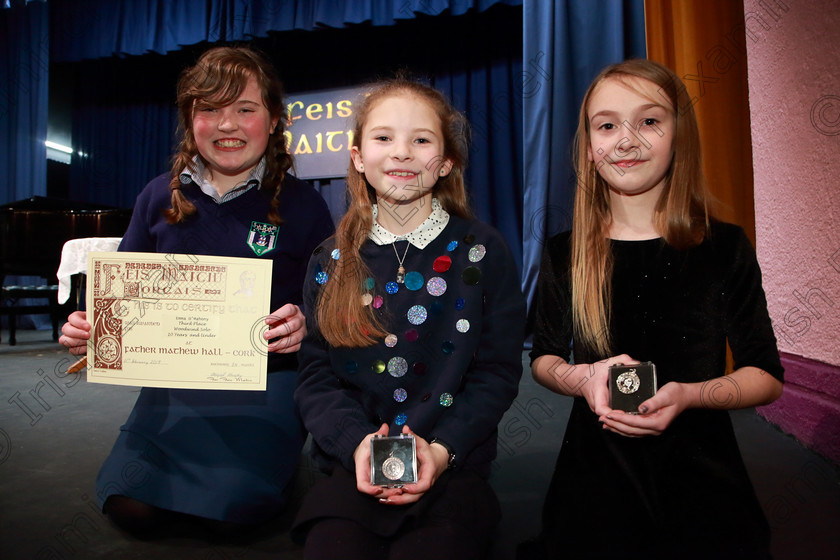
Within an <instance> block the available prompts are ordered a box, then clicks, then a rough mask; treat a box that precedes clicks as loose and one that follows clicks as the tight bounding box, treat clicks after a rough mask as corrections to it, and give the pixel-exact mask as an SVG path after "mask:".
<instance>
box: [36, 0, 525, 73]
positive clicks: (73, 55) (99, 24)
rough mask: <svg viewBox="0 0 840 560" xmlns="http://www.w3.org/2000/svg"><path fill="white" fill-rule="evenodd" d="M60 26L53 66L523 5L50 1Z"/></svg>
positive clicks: (467, 0)
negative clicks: (284, 33) (291, 32)
mask: <svg viewBox="0 0 840 560" xmlns="http://www.w3.org/2000/svg"><path fill="white" fill-rule="evenodd" d="M52 3H53V5H54V6H53V16H54V18H55V20H56V21H60V22H62V25H61V29H60V30H58V31H57V32H56V33H54V34H53V44H52V59H53V60H54V61H56V62H66V61H74V60H83V59H91V58H103V57H109V56H113V55H122V54H131V55H137V54H145V53H147V52H156V53H159V54H164V53H166V52H169V51H174V50H177V49H179V48H181V47H182V46H184V45H193V44H196V43H199V42H202V41H206V42H209V43H214V42H217V41H245V40H249V39H251V38H254V37H265V36H266V35H267V34H268V33H269V32H270V31H288V30H293V29H299V30H305V31H308V30H312V29H318V28H327V27H332V28H341V27H345V26H348V25H353V24H361V23H370V24H372V25H376V26H380V25H393V24H394V23H396V22H397V21H399V20H407V19H412V18H415V17H417V16H418V15H440V14H443V13H448V14H449V15H456V16H457V15H462V14H465V13H467V12H468V11H470V10H477V11H484V10H486V9H488V8H489V7H491V6H493V5H496V4H508V5H521V4H522V0H369V1H347V0H282V1H280V0H211V1H207V2H196V1H195V0H120V1H119V2H115V1H113V0H52Z"/></svg>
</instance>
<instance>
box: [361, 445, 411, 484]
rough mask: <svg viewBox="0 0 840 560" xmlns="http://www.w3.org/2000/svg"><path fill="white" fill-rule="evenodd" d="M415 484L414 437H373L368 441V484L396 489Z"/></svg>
mask: <svg viewBox="0 0 840 560" xmlns="http://www.w3.org/2000/svg"><path fill="white" fill-rule="evenodd" d="M413 482H417V448H416V447H415V442H414V436H411V435H408V434H400V435H398V436H393V437H382V436H375V437H374V438H372V439H371V440H370V483H371V484H373V485H374V486H385V487H397V486H402V485H404V484H411V483H413Z"/></svg>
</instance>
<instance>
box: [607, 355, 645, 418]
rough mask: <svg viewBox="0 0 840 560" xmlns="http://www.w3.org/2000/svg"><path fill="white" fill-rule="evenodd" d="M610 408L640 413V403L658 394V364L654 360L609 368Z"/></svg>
mask: <svg viewBox="0 0 840 560" xmlns="http://www.w3.org/2000/svg"><path fill="white" fill-rule="evenodd" d="M609 389H610V408H612V409H614V410H623V411H624V412H629V413H630V414H638V413H639V405H640V404H642V403H643V402H645V401H646V400H648V399H649V398H651V397H652V396H653V395H655V394H656V366H655V365H654V363H653V362H642V363H640V364H636V365H632V366H625V365H622V364H617V365H614V366H610V369H609Z"/></svg>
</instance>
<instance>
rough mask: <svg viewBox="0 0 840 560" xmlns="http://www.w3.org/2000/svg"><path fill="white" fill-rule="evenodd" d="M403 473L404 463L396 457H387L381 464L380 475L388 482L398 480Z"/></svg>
mask: <svg viewBox="0 0 840 560" xmlns="http://www.w3.org/2000/svg"><path fill="white" fill-rule="evenodd" d="M404 473H405V463H403V462H402V460H400V459H397V458H396V457H388V458H387V459H385V461H384V462H383V463H382V474H384V475H385V478H387V479H388V480H399V479H401V478H402V475H403V474H404Z"/></svg>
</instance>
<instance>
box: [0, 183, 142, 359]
mask: <svg viewBox="0 0 840 560" xmlns="http://www.w3.org/2000/svg"><path fill="white" fill-rule="evenodd" d="M130 219H131V209H130V208H129V209H122V208H112V207H109V206H102V205H96V204H84V203H78V202H73V201H69V200H63V199H57V198H49V197H43V196H33V197H32V198H28V199H25V200H18V201H15V202H11V203H7V204H4V205H2V206H0V286H2V292H1V293H0V315H8V317H9V344H15V342H16V341H15V326H16V325H15V321H16V316H17V315H25V314H33V313H50V315H51V316H52V320H53V340H58V319H59V318H60V317H61V316H62V315H63V314H65V313H66V312H67V311H68V310H67V309H65V308H62V307H61V306H59V305H58V300H57V287H56V286H55V284H56V281H57V279H56V275H55V273H56V271H57V270H58V265H59V263H60V262H61V248H62V247H63V246H64V243H65V242H66V241H68V240H70V239H76V238H80V237H122V235H123V234H124V233H125V230H126V228H127V227H128V222H129V220H130ZM7 276H40V277H42V278H46V279H47V284H48V286H46V287H36V286H6V285H5V283H6V282H5V281H6V277H7ZM33 299H37V300H47V301H48V303H47V304H44V305H30V304H26V303H25V302H26V301H27V300H28V301H32V300H33ZM70 301H71V302H73V301H74V299H73V298H72V297H71V298H70Z"/></svg>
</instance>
